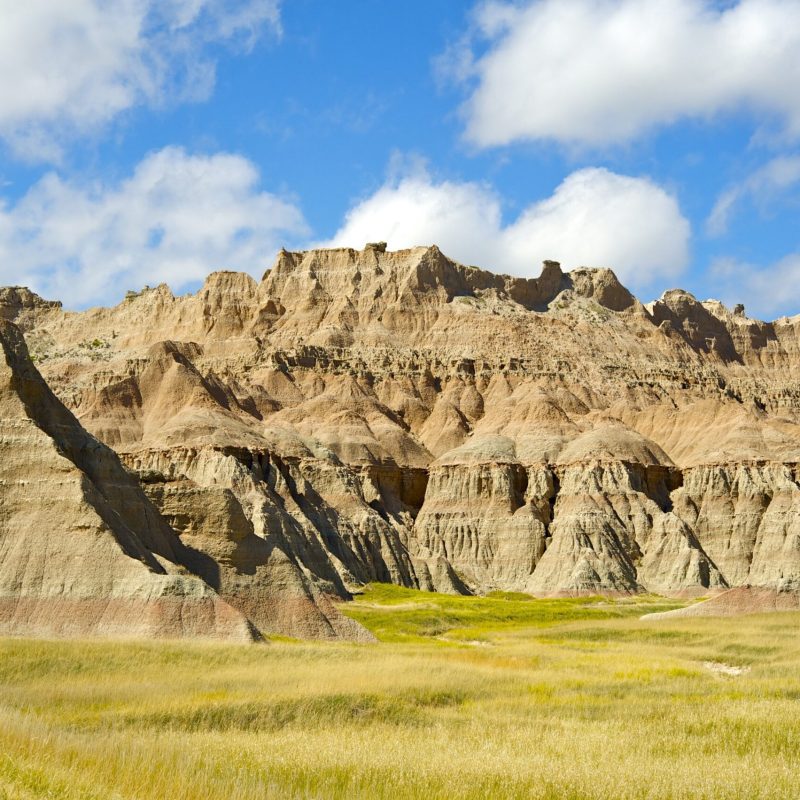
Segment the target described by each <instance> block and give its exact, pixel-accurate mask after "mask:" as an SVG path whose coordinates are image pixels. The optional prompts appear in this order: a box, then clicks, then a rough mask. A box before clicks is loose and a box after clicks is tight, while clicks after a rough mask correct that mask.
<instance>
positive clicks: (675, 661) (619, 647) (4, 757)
mask: <svg viewBox="0 0 800 800" xmlns="http://www.w3.org/2000/svg"><path fill="white" fill-rule="evenodd" d="M668 607H669V605H668V604H667V602H666V601H664V600H659V599H658V598H639V599H637V600H634V601H625V602H611V601H607V600H606V601H603V600H600V599H598V598H594V599H584V600H548V601H537V600H532V599H529V598H525V597H523V596H517V595H499V596H493V597H489V598H454V597H445V596H441V595H429V594H423V593H420V592H413V591H409V590H403V589H398V588H396V587H387V586H374V587H371V588H370V589H369V590H368V591H367V592H366V593H365V594H364V595H363V596H362V597H361V598H359V600H358V601H357V602H356V603H354V604H351V605H349V606H348V607H347V612H348V613H349V614H351V615H352V616H353V617H355V618H356V619H358V620H360V621H361V622H362V623H364V624H365V625H367V626H368V627H369V628H370V629H371V630H373V631H374V632H375V633H376V635H377V636H378V637H379V639H381V640H382V641H381V643H380V644H377V645H349V644H308V643H294V642H286V641H280V642H278V641H276V642H272V643H270V644H268V645H264V646H255V647H245V646H230V645H214V644H171V643H170V644H163V643H147V644H142V643H98V642H93V643H92V642H43V641H25V640H12V639H5V640H0V798H2V800H10V799H11V798H13V799H14V800H17V798H20V799H21V798H70V799H72V798H76V799H77V798H81V799H82V800H83V799H86V800H89V799H90V798H91V799H94V798H97V799H98V800H100V799H102V800H110V799H113V798H131V799H132V798H136V799H137V800H139V798H175V799H176V800H183V799H184V798H185V799H186V800H189V798H192V800H194V799H195V798H197V800H199V799H200V798H203V800H209V798H228V797H230V798H242V799H243V800H247V799H249V798H272V797H275V798H283V797H302V798H328V797H333V798H359V797H370V798H392V800H401V798H406V797H414V798H425V799H426V800H427V798H487V797H489V798H491V797H497V798H597V799H598V800H601V799H602V800H608V799H609V798H659V799H660V798H709V800H711V798H714V799H715V800H716V799H717V798H741V800H751V798H793V799H794V798H797V797H799V796H800V636H798V632H799V631H800V614H773V615H765V616H758V617H746V618H739V619H718V620H712V619H701V618H695V619H685V620H677V619H676V620H670V621H667V620H660V621H648V620H640V619H639V617H640V615H641V614H643V613H646V612H647V611H650V610H656V609H659V610H660V609H664V608H668Z"/></svg>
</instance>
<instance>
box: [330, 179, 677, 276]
mask: <svg viewBox="0 0 800 800" xmlns="http://www.w3.org/2000/svg"><path fill="white" fill-rule="evenodd" d="M689 237H690V226H689V223H688V221H687V220H686V219H685V218H684V216H683V215H682V213H681V210H680V208H679V206H678V202H677V200H676V199H675V198H674V197H673V196H672V195H670V194H669V193H668V192H666V191H665V190H664V189H663V188H661V187H660V186H658V185H657V184H655V183H654V182H653V181H651V180H649V179H648V178H643V177H630V176H626V175H618V174H616V173H613V172H610V171H608V170H605V169H582V170H579V171H577V172H574V173H572V174H571V175H569V176H568V177H567V178H566V179H565V180H564V181H563V182H562V183H561V184H560V185H559V186H558V187H557V188H556V190H555V192H554V193H553V194H552V195H551V196H550V197H548V198H546V199H544V200H541V201H539V202H537V203H534V204H532V205H530V206H529V207H528V208H526V209H525V210H524V211H523V212H522V213H521V214H519V216H518V217H517V218H516V219H515V220H514V221H512V222H510V223H508V224H504V223H503V220H502V206H501V200H500V198H499V197H498V195H497V193H496V192H495V191H494V190H493V189H492V188H491V187H489V186H486V185H483V184H479V183H467V182H465V183H458V182H452V181H441V182H435V181H434V180H433V179H432V178H431V177H430V175H428V174H427V173H426V172H425V171H423V170H419V169H418V170H416V171H414V172H412V173H411V174H410V175H407V176H405V177H400V178H393V179H391V180H389V181H388V182H387V183H386V184H385V185H384V186H382V187H381V188H380V189H378V191H377V192H375V193H374V194H373V195H372V196H370V197H368V198H367V199H365V200H363V201H362V202H360V203H358V204H357V205H356V206H354V207H353V208H352V209H351V210H350V211H349V212H348V214H347V216H346V218H345V221H344V224H343V225H342V227H341V228H340V229H339V231H338V232H337V233H336V234H335V236H334V237H333V239H332V240H331V241H330V242H329V243H328V244H330V245H334V246H352V247H362V246H363V245H364V243H365V242H368V241H376V240H379V239H382V240H386V241H387V242H388V243H389V246H390V247H391V248H393V249H394V248H400V247H411V246H415V245H420V244H437V245H439V246H440V247H441V248H442V250H443V251H444V252H445V253H447V254H448V255H449V256H451V257H453V258H455V259H457V260H459V261H462V262H465V263H467V264H478V265H480V266H482V267H485V268H488V269H492V270H495V271H505V272H510V273H512V274H514V275H519V276H525V277H534V276H536V275H538V274H539V271H540V269H541V262H542V261H543V260H544V259H554V260H557V261H561V262H562V264H563V265H565V267H575V266H581V265H584V266H607V267H612V268H613V269H614V270H615V271H616V272H617V274H618V275H619V277H620V279H622V280H623V281H625V282H626V283H627V284H628V285H629V286H631V287H633V288H637V289H641V288H644V287H647V286H649V285H651V284H653V283H655V282H657V281H659V280H666V279H671V278H673V277H675V276H677V275H678V274H679V273H680V272H681V271H682V270H683V269H684V268H685V266H686V263H687V261H688V246H689Z"/></svg>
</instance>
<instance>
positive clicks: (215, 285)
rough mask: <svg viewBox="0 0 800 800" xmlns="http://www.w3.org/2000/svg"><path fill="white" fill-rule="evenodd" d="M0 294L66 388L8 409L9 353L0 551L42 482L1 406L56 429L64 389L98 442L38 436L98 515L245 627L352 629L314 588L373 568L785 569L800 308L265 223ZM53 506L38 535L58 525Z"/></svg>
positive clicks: (455, 577) (494, 572)
mask: <svg viewBox="0 0 800 800" xmlns="http://www.w3.org/2000/svg"><path fill="white" fill-rule="evenodd" d="M0 319H4V320H8V321H9V323H12V324H9V323H5V324H4V325H5V327H4V328H3V331H4V333H3V337H4V338H3V342H4V352H6V354H7V356H6V361H7V362H8V364H9V365H11V364H12V362H13V366H9V367H8V370H10V372H9V375H14V376H16V375H22V374H25V375H35V374H36V372H35V369H34V368H33V367H31V366H30V365H29V364H28V362H27V360H26V357H25V356H24V354H23V349H24V348H23V347H22V345H21V343H20V341H19V337H18V336H17V334H16V333H14V331H15V328H14V325H16V326H18V327H19V329H20V330H21V331H22V332H23V334H24V336H25V339H26V340H27V343H28V347H29V348H30V351H31V357H32V359H33V360H34V361H35V362H36V365H37V366H38V368H39V370H40V371H41V374H42V376H43V377H44V379H45V380H46V381H47V383H48V384H49V386H50V387H51V389H52V391H53V392H54V393H55V395H56V396H57V397H58V399H59V400H60V402H61V403H63V405H64V406H66V408H68V409H69V410H70V412H71V414H70V413H69V412H67V411H66V410H64V409H63V408H62V407H61V406H60V404H59V403H58V401H56V400H55V398H52V397H51V396H50V395H49V394H48V396H50V397H51V400H50V401H48V403H49V405H48V406H47V409H39V410H35V411H32V410H31V409H30V408H29V407H28V406H26V405H25V402H24V401H22V400H20V399H19V398H20V397H21V395H20V390H19V389H17V388H13V386H16V384H15V381H16V380H17V379H16V378H13V379H12V378H9V381H10V384H9V385H13V386H12V388H4V392H5V393H6V395H7V398H6V399H4V401H3V402H4V404H5V405H4V406H3V409H4V410H3V419H2V424H3V426H4V427H3V429H2V444H0V446H2V447H3V448H4V453H5V452H9V453H15V454H16V456H15V458H16V461H15V459H14V458H11V459H9V460H8V461H6V460H5V459H4V463H3V466H2V469H3V483H2V486H0V509H2V510H1V511H0V514H2V516H0V548H2V549H1V550H0V553H1V554H2V555H1V556H0V576H5V575H6V574H8V575H12V574H14V575H16V574H17V572H15V571H14V570H17V571H19V570H20V569H22V570H23V572H24V567H14V566H13V565H14V564H15V563H19V559H20V558H22V556H21V555H20V553H21V552H23V551H26V550H27V551H31V552H33V551H36V552H40V551H42V546H41V544H38V545H37V543H36V542H37V541H38V540H37V535H38V534H37V535H34V531H36V530H38V529H39V528H40V526H41V525H42V523H41V522H39V521H37V520H36V519H34V518H33V517H31V518H30V519H28V518H27V517H26V514H29V513H32V512H31V511H30V509H31V508H32V507H33V508H38V505H37V504H38V503H39V502H40V501H39V500H38V498H44V500H42V501H41V502H42V509H43V510H42V511H41V512H37V513H41V514H42V515H45V516H46V515H47V514H48V513H49V512H48V511H47V507H48V504H49V502H50V501H49V498H50V497H60V496H61V495H60V494H57V492H56V490H55V489H53V490H51V489H47V488H44V484H43V487H42V488H40V489H39V488H30V487H31V485H30V484H24V483H21V481H23V480H24V478H21V477H20V476H22V475H25V474H28V473H35V474H36V475H41V476H44V477H42V478H41V480H42V481H46V480H50V478H49V477H46V476H49V475H50V474H51V473H53V472H54V471H55V472H56V473H57V468H56V467H55V466H52V465H50V466H47V465H39V463H38V459H39V458H44V455H43V454H40V453H37V454H35V456H34V455H33V454H32V452H31V448H32V447H33V448H35V447H36V445H34V444H33V439H31V440H30V443H28V442H26V441H23V439H24V437H23V436H22V434H20V433H19V432H18V431H17V427H18V426H17V427H15V425H17V423H16V422H15V420H18V419H25V420H28V422H27V423H26V425H29V426H33V427H35V428H37V429H38V431H39V433H37V436H39V435H41V436H42V437H45V438H44V439H42V441H50V442H53V441H54V442H56V444H55V445H53V444H50V445H48V446H49V447H51V448H53V449H54V452H56V453H60V448H61V445H60V444H58V438H57V436H56V435H55V433H54V432H53V430H52V425H51V423H50V422H49V421H48V420H51V418H54V415H55V417H58V415H59V414H61V415H64V414H66V415H68V417H69V420H71V422H70V423H69V424H70V426H72V427H71V428H70V429H71V430H80V427H79V424H80V425H82V426H83V428H85V429H86V431H88V432H89V433H90V434H92V435H93V436H94V437H96V438H97V440H99V441H101V442H103V443H104V445H106V446H105V447H102V446H101V445H100V444H98V443H97V442H95V440H94V439H91V437H87V434H86V433H84V432H81V435H82V436H84V437H87V441H89V440H90V441H92V442H95V444H94V448H95V449H94V450H92V451H91V455H90V454H88V453H87V452H84V451H81V453H82V455H81V456H80V458H79V457H78V456H75V457H73V456H72V455H70V452H69V451H67V450H64V453H65V454H66V456H67V459H68V460H69V461H70V464H72V467H70V469H74V470H75V478H74V480H75V481H77V482H78V484H80V486H81V487H85V486H89V485H90V484H91V485H93V487H94V489H96V490H97V491H98V492H99V493H100V494H101V495H102V496H103V497H104V498H105V502H106V503H110V504H111V505H112V506H113V507H114V508H117V510H118V513H121V512H119V509H118V506H119V505H120V504H122V505H123V506H124V508H125V509H137V508H141V509H146V510H141V511H135V510H128V511H126V513H127V514H128V517H124V518H123V521H124V523H125V531H127V532H126V533H124V536H123V534H122V533H120V532H119V530H118V529H117V528H113V527H109V528H108V530H109V531H110V533H109V536H110V539H109V541H111V540H113V541H115V542H117V543H118V544H117V545H116V546H117V547H118V548H120V547H123V545H122V544H120V543H121V542H123V540H124V541H127V539H124V537H128V538H130V540H131V541H136V542H137V543H138V544H137V545H136V546H137V547H139V548H141V549H142V552H143V553H144V554H143V555H142V554H140V552H139V550H136V553H137V555H135V556H133V557H131V556H130V555H129V553H132V552H133V550H131V549H130V548H131V547H133V545H127V544H126V545H125V547H127V548H128V549H127V550H125V549H124V548H123V550H124V552H123V555H124V556H125V557H126V558H128V559H129V560H130V559H131V558H133V560H135V561H136V569H140V565H144V566H141V568H142V569H145V568H146V569H148V570H150V572H149V573H148V575H152V576H155V575H159V576H160V575H162V573H163V574H166V575H173V574H175V575H178V574H180V575H181V581H183V582H184V583H185V584H186V586H187V587H188V586H189V584H191V586H192V587H199V588H197V589H196V591H197V592H201V591H202V592H207V593H208V594H207V595H203V596H204V597H205V596H208V597H209V598H214V602H216V603H222V604H224V606H225V608H228V609H230V610H231V613H234V610H235V613H237V614H239V615H241V616H242V617H243V618H246V620H247V624H248V625H250V626H251V627H252V629H254V630H257V631H261V632H264V633H272V632H279V633H289V634H292V635H304V636H325V637H336V636H346V637H352V638H359V637H363V636H364V635H365V632H364V631H363V629H360V628H359V627H358V626H356V625H355V624H354V623H352V622H350V621H349V620H347V619H346V618H345V617H343V616H342V615H341V614H340V613H339V612H338V611H337V609H336V604H335V601H336V600H344V599H347V598H348V597H349V596H350V592H352V591H353V590H354V589H356V588H357V587H359V586H360V585H362V584H363V583H365V582H367V581H371V580H380V581H392V582H395V583H399V584H402V585H405V586H412V587H419V588H422V589H435V590H438V591H447V592H485V591H490V590H494V589H503V590H516V591H525V592H531V593H534V594H537V595H559V594H578V593H587V592H589V593H596V592H606V593H632V592H642V591H653V592H658V593H663V594H672V595H681V596H692V595H701V594H709V593H713V592H716V591H722V590H725V589H728V588H730V587H736V586H746V585H754V586H758V587H763V588H766V589H770V590H774V591H786V590H793V589H797V588H800V522H798V520H800V516H798V512H800V484H798V464H800V427H799V425H798V423H799V421H800V382H798V379H799V378H800V316H799V317H793V318H783V319H780V320H777V321H775V322H771V323H764V322H760V321H757V320H753V319H749V318H748V317H747V316H746V315H745V314H744V310H743V309H741V308H738V307H737V308H736V309H734V311H729V310H728V309H726V308H725V307H724V306H723V305H722V304H721V303H718V302H716V301H707V302H699V301H697V300H696V299H695V298H693V297H692V296H691V295H690V294H688V293H686V292H682V291H679V290H674V291H670V292H667V293H665V294H664V296H663V297H662V298H661V299H659V300H658V301H656V302H654V303H651V304H649V305H647V306H645V305H643V304H642V303H640V302H639V301H638V300H637V299H636V298H635V297H633V295H631V294H630V292H628V291H627V290H626V289H625V288H624V287H623V286H622V285H621V284H620V283H619V281H618V280H617V278H616V277H615V275H614V273H613V272H611V271H610V270H591V269H579V270H574V271H572V272H569V273H563V272H562V271H561V269H560V267H559V265H558V264H556V263H555V262H545V266H544V269H543V271H542V274H541V276H540V277H539V278H538V279H521V278H512V277H508V276H503V275H495V274H493V273H491V272H487V271H484V270H480V269H477V268H474V267H466V266H463V265H461V264H458V263H455V262H453V261H451V260H450V259H448V258H447V257H446V256H445V255H444V254H442V253H441V252H440V251H439V250H438V249H437V248H436V247H420V248H414V249H411V250H403V251H397V252H391V251H389V250H387V248H386V246H385V245H384V244H383V243H380V244H373V245H368V246H367V247H366V248H365V249H364V250H362V251H355V250H351V249H338V250H314V251H308V252H301V253H289V252H285V251H283V252H281V253H280V254H279V256H278V258H277V260H276V262H275V264H274V266H273V267H272V269H270V270H268V271H267V273H266V274H265V275H264V277H263V279H262V280H261V281H260V282H256V281H255V280H254V279H252V278H251V277H249V276H247V275H244V274H238V273H231V272H218V273H214V274H212V275H210V276H209V277H208V279H207V280H206V282H205V284H204V286H203V287H202V288H201V289H200V290H199V291H198V292H197V293H195V294H191V295H185V296H181V297H175V296H173V294H172V293H171V292H170V290H169V289H168V288H167V287H166V286H164V285H162V286H159V287H157V288H154V289H150V288H145V289H144V290H143V291H141V292H129V293H128V295H127V296H126V298H125V300H123V301H122V302H121V303H120V304H119V305H118V306H116V307H114V308H97V309H90V310H88V311H83V312H77V313H76V312H69V311H64V310H63V309H62V307H61V306H60V304H58V303H54V302H48V301H44V300H42V299H41V298H39V297H37V296H36V295H35V294H33V293H31V292H29V291H28V290H26V289H20V288H10V289H2V290H0ZM15 337H16V338H15ZM6 342H11V344H6ZM10 352H13V353H16V355H15V356H14V357H13V358H12V357H11V356H9V355H8V353H10ZM31 380H33V378H31ZM36 380H39V379H38V377H37V378H36ZM37 385H39V386H40V387H42V388H41V392H44V391H45V390H44V388H43V384H41V381H40V383H39V384H37ZM15 403H17V404H18V406H19V408H17V405H14V404H15ZM9 404H10V405H9ZM6 406H8V409H7V408H6ZM12 406H13V408H14V409H17V410H12ZM56 407H58V408H59V409H61V410H60V411H59V412H58V413H56V412H55V411H54V410H53V409H54V408H56ZM20 409H24V410H20ZM72 414H74V417H73V416H72ZM20 415H22V416H20ZM58 418H60V417H58ZM75 418H77V421H76V419H75ZM78 421H79V423H78ZM20 424H21V423H20ZM48 426H49V427H48ZM59 430H60V429H59ZM26 435H27V434H26ZM75 435H76V436H77V434H75ZM15 437H16V438H15ZM20 437H22V438H20ZM47 437H49V438H47ZM37 441H38V440H37ZM109 448H113V450H114V451H116V454H118V456H119V459H120V461H121V464H122V465H124V467H125V470H124V472H125V475H126V476H127V477H125V481H127V482H126V483H125V486H126V487H127V488H126V489H125V491H126V492H128V493H129V495H130V496H131V497H133V494H134V493H135V496H136V501H135V502H133V501H128V500H125V502H124V503H123V502H122V500H121V499H120V498H121V497H122V496H121V495H120V494H119V493H117V494H116V495H114V497H111V496H110V495H109V492H108V491H106V490H104V489H103V485H102V480H101V478H100V477H97V476H98V475H100V474H101V473H102V474H103V475H105V473H106V472H107V468H106V467H104V466H103V465H104V464H106V463H107V462H108V463H111V461H113V463H114V464H118V462H117V461H116V456H114V453H112V452H111V450H110V449H109ZM84 450H85V448H84ZM120 470H121V467H117V471H118V472H119V471H120ZM115 474H117V473H115ZM120 474H121V473H120ZM81 476H83V477H81ZM53 480H55V479H53ZM98 481H100V482H99V483H98ZM111 483H113V484H114V485H115V486H117V485H122V483H123V479H122V477H119V478H114V479H113V481H111ZM94 489H93V490H94ZM59 491H60V490H59ZM76 491H77V490H76ZM82 491H84V493H85V491H88V490H87V489H82ZM109 491H110V490H109ZM33 497H36V498H37V500H36V501H35V502H34V500H33ZM76 497H77V498H78V499H77V500H76V503H77V504H78V505H79V506H80V507H81V508H84V507H85V506H86V504H87V503H89V501H88V500H86V499H85V498H84V495H76ZM26 498H27V499H26ZM114 502H116V503H117V506H114V505H113V504H114ZM26 508H27V511H26V510H25V509H26ZM96 513H98V514H99V513H100V512H96ZM76 514H77V512H76ZM130 515H134V516H130ZM137 515H138V516H137ZM106 516H108V515H106ZM101 517H102V515H101ZM43 518H44V517H42V519H43ZM49 518H51V519H52V514H50V517H49ZM77 519H78V518H77V516H76V518H75V521H72V520H70V519H67V517H66V516H65V517H64V519H63V520H61V522H62V523H63V524H62V526H61V528H60V529H59V532H58V533H57V532H56V529H55V528H54V529H53V533H52V534H50V535H52V536H60V537H61V539H63V540H64V541H65V542H67V538H66V533H67V532H68V531H70V532H71V531H74V530H77V528H76V526H78V525H79V524H80V525H83V524H86V523H84V522H80V523H79V522H78V521H77ZM103 519H105V518H103ZM92 524H94V523H92ZM98 524H99V523H98ZM105 524H106V525H108V523H105ZM120 530H121V529H120ZM69 541H70V542H71V539H70V540H69ZM10 543H16V544H14V547H15V548H18V551H17V550H15V551H14V552H15V553H16V555H13V554H12V550H11V544H10ZM166 543H169V547H168V546H167V544H166ZM71 546H72V545H71V544H70V545H69V546H68V545H67V544H65V545H64V550H63V553H64V555H65V557H66V555H67V554H68V552H70V551H69V548H70V547H71ZM145 551H146V552H145ZM76 552H77V551H76ZM81 552H82V551H81ZM148 553H149V554H152V557H151V556H148V555H147V554H148ZM12 555H13V558H12ZM37 557H38V556H37ZM101 557H102V556H101ZM150 557H151V560H152V559H155V561H153V562H152V564H151V563H150V562H148V561H147V558H150ZM41 558H42V559H44V560H45V561H46V560H47V556H46V555H42V556H41ZM80 558H81V559H82V560H83V562H84V564H83V569H84V570H85V571H87V572H89V573H90V572H91V569H90V568H89V566H88V562H90V561H92V560H93V559H94V558H95V557H93V556H91V554H90V552H89V551H87V555H86V556H85V557H84V556H83V555H81V556H80ZM14 559H17V561H14ZM167 562H169V565H173V566H169V565H168V564H167ZM43 563H44V562H43ZM125 563H127V562H125ZM9 564H10V565H12V566H9ZM50 564H51V568H52V575H50V573H48V576H47V578H46V580H45V578H44V577H41V576H39V577H37V579H36V580H34V581H30V580H29V581H28V584H29V586H31V587H36V591H38V592H40V594H42V595H44V594H47V593H48V592H50V593H51V594H52V596H59V595H58V592H59V591H62V593H63V591H67V588H66V587H67V584H66V582H65V583H64V584H63V586H62V588H61V589H58V588H54V587H56V584H52V585H51V584H50V583H48V581H51V580H53V581H56V582H57V578H56V577H53V576H54V575H56V574H61V573H65V571H67V570H68V567H67V565H66V564H62V563H61V562H59V561H57V560H51V562H50ZM59 564H60V566H59ZM69 569H72V567H69ZM76 569H77V567H76ZM159 569H160V570H161V572H159ZM170 570H173V572H170ZM175 570H178V571H177V572H176V571H175ZM180 570H183V572H180ZM26 574H27V573H26ZM65 574H66V573H65ZM3 580H4V581H5V580H6V578H3ZM75 580H76V581H77V578H75ZM87 580H88V579H87ZM148 580H151V578H148ZM158 580H166V579H164V578H161V577H159V578H158ZM170 580H173V578H170ZM174 580H176V581H177V580H178V579H177V578H175V579H174ZM14 581H16V584H15V583H14ZM89 583H91V581H89ZM89 583H87V586H88V585H89ZM111 583H113V586H112V587H111V589H109V591H113V592H116V593H117V594H118V595H119V596H126V591H127V590H125V589H124V588H123V583H124V579H123V578H119V579H117V578H116V577H115V578H114V579H113V581H111ZM15 585H16V586H18V585H20V579H19V578H13V579H9V580H8V581H6V583H4V584H3V587H4V588H3V589H2V591H3V592H4V593H5V595H4V596H5V597H8V598H11V597H13V596H14V592H15V591H16V590H15V589H14V586H15ZM76 585H77V584H76ZM109 585H111V584H109ZM182 585H183V584H182ZM59 586H61V584H59ZM48 587H49V588H48ZM87 591H89V590H88V589H87ZM92 591H95V589H92ZM96 591H98V592H100V593H101V594H102V592H103V591H106V589H103V588H102V587H100V588H97V589H96ZM148 591H149V590H148ZM193 591H195V589H191V591H190V590H189V589H188V588H187V589H186V592H187V594H191V592H193ZM48 596H49V595H48ZM115 596H117V595H115ZM148 596H149V595H148ZM209 602H211V601H209ZM220 607H221V606H220ZM2 613H3V618H4V619H8V618H9V612H8V611H3V612H2ZM4 624H5V623H4Z"/></svg>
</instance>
